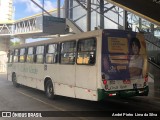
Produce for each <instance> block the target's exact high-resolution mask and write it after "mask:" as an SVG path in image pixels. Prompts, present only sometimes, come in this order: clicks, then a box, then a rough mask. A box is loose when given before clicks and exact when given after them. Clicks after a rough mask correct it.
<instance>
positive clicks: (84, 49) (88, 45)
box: [77, 38, 96, 65]
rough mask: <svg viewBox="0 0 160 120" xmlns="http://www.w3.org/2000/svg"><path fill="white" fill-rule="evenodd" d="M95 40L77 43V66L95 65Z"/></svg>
mask: <svg viewBox="0 0 160 120" xmlns="http://www.w3.org/2000/svg"><path fill="white" fill-rule="evenodd" d="M95 52H96V40H95V39H93V38H92V39H85V40H79V41H78V55H77V64H83V65H93V64H95V59H96V58H95Z"/></svg>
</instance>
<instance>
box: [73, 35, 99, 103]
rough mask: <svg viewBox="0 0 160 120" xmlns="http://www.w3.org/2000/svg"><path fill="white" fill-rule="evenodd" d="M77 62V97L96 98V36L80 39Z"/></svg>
mask: <svg viewBox="0 0 160 120" xmlns="http://www.w3.org/2000/svg"><path fill="white" fill-rule="evenodd" d="M76 62H77V65H76V88H75V93H76V98H80V99H87V100H96V99H97V98H96V97H97V96H96V94H97V91H96V87H97V86H96V85H97V83H96V82H97V80H96V78H97V73H96V64H95V63H96V40H95V39H94V38H89V39H83V40H79V41H78V53H77V60H76Z"/></svg>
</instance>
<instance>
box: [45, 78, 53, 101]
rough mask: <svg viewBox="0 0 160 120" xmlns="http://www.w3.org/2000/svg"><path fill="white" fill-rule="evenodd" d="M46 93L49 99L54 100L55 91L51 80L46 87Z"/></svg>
mask: <svg viewBox="0 0 160 120" xmlns="http://www.w3.org/2000/svg"><path fill="white" fill-rule="evenodd" d="M45 93H46V96H47V98H49V99H53V98H54V90H53V84H52V81H51V80H48V81H47V83H46V86H45Z"/></svg>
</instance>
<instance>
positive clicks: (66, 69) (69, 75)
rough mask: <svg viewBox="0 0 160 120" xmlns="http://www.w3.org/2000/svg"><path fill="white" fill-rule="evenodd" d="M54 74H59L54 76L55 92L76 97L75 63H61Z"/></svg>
mask: <svg viewBox="0 0 160 120" xmlns="http://www.w3.org/2000/svg"><path fill="white" fill-rule="evenodd" d="M54 74H57V75H58V78H55V79H54V78H53V79H54V80H53V81H54V82H55V86H54V87H55V88H54V89H55V94H57V95H62V96H68V97H74V98H75V92H74V91H75V90H74V87H75V65H67V64H66V65H65V64H63V65H62V64H60V65H59V66H58V69H57V70H56V71H55V73H54Z"/></svg>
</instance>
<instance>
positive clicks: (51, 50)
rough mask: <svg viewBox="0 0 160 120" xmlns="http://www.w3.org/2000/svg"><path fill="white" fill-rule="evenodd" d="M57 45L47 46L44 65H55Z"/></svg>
mask: <svg viewBox="0 0 160 120" xmlns="http://www.w3.org/2000/svg"><path fill="white" fill-rule="evenodd" d="M57 51H58V44H49V45H47V49H46V60H45V61H46V63H49V64H51V63H57V61H58V53H57Z"/></svg>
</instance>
